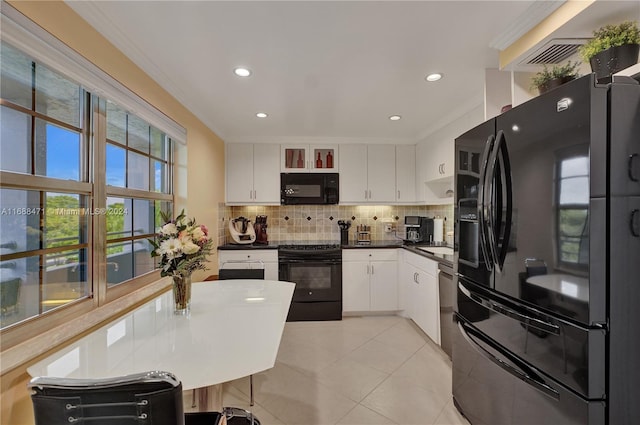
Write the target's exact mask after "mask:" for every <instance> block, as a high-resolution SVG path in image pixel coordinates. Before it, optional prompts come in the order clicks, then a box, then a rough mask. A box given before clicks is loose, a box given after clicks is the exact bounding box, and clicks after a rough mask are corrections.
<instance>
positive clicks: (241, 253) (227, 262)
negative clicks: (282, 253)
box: [218, 249, 278, 280]
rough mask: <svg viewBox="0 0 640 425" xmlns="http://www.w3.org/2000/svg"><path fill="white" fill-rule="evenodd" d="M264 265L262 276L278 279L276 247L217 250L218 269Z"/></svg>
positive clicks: (251, 267) (249, 267)
mask: <svg viewBox="0 0 640 425" xmlns="http://www.w3.org/2000/svg"><path fill="white" fill-rule="evenodd" d="M263 265H264V278H265V279H267V280H278V250H277V249H238V250H235V249H234V250H220V251H218V269H221V268H230V269H255V268H261V267H263Z"/></svg>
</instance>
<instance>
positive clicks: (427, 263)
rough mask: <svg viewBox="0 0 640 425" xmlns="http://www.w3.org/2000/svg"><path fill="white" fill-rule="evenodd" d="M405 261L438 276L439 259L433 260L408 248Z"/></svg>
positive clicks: (405, 252)
mask: <svg viewBox="0 0 640 425" xmlns="http://www.w3.org/2000/svg"><path fill="white" fill-rule="evenodd" d="M404 261H405V262H406V263H409V264H411V265H412V266H414V267H417V268H419V269H420V270H422V271H424V272H425V273H428V274H430V275H432V276H436V275H437V274H438V262H437V261H434V260H431V259H429V258H426V257H423V256H421V255H418V254H414V253H412V252H409V251H406V250H405V251H404Z"/></svg>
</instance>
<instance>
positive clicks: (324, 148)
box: [280, 145, 338, 173]
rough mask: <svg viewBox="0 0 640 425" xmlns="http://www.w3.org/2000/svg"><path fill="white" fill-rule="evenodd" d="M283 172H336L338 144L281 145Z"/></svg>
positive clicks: (281, 168)
mask: <svg viewBox="0 0 640 425" xmlns="http://www.w3.org/2000/svg"><path fill="white" fill-rule="evenodd" d="M280 164H281V166H280V170H281V171H282V172H283V173H306V172H314V173H323V172H324V173H336V172H338V145H281V155H280Z"/></svg>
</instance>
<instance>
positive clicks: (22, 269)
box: [0, 43, 91, 328]
mask: <svg viewBox="0 0 640 425" xmlns="http://www.w3.org/2000/svg"><path fill="white" fill-rule="evenodd" d="M0 48H1V52H2V57H1V61H2V62H1V63H2V66H1V75H0V77H1V79H2V105H1V110H0V114H1V115H0V118H1V127H2V131H1V137H2V138H1V139H0V154H1V157H0V158H1V159H0V169H1V170H2V172H3V175H2V177H3V178H2V183H1V187H0V205H1V206H0V247H1V249H0V285H2V299H1V304H2V305H1V309H0V322H1V324H2V328H4V327H6V326H9V325H12V324H14V323H18V322H21V321H23V320H26V319H29V318H33V317H36V316H39V315H41V314H43V313H46V312H48V311H50V310H54V309H55V308H57V307H60V306H62V305H65V304H68V303H72V302H75V301H77V300H80V299H83V298H86V297H88V296H89V295H91V288H90V286H89V283H88V282H89V278H88V277H89V276H90V275H91V265H90V262H89V256H90V254H91V253H90V249H89V246H90V245H89V244H90V240H91V238H90V235H89V221H88V219H87V217H85V216H81V215H79V214H78V213H77V212H78V211H80V210H81V209H83V208H87V207H88V202H89V198H90V195H91V184H90V183H89V182H88V177H87V175H88V173H87V161H86V158H87V151H88V140H87V137H86V134H87V127H86V122H87V120H86V119H85V117H86V115H85V114H84V113H83V111H84V105H85V102H84V100H85V98H86V93H85V92H84V91H83V90H82V88H81V87H80V86H79V85H78V84H76V83H74V82H72V81H70V80H68V79H65V78H64V77H63V76H61V75H60V74H58V73H56V72H54V71H52V70H51V69H48V68H47V67H45V66H43V65H41V64H39V63H37V62H36V61H34V60H32V59H31V58H29V57H27V56H26V55H25V54H23V53H21V52H20V51H19V50H17V49H15V48H13V47H12V46H10V45H8V44H6V43H2V45H1V46H0Z"/></svg>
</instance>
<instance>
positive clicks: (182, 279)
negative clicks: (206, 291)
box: [173, 275, 191, 316]
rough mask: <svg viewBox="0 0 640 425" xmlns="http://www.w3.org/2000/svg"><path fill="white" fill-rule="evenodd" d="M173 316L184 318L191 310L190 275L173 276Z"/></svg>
mask: <svg viewBox="0 0 640 425" xmlns="http://www.w3.org/2000/svg"><path fill="white" fill-rule="evenodd" d="M173 306H174V310H173V312H174V314H177V315H181V316H186V315H188V314H189V310H190V308H191V275H188V276H182V275H174V276H173Z"/></svg>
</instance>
